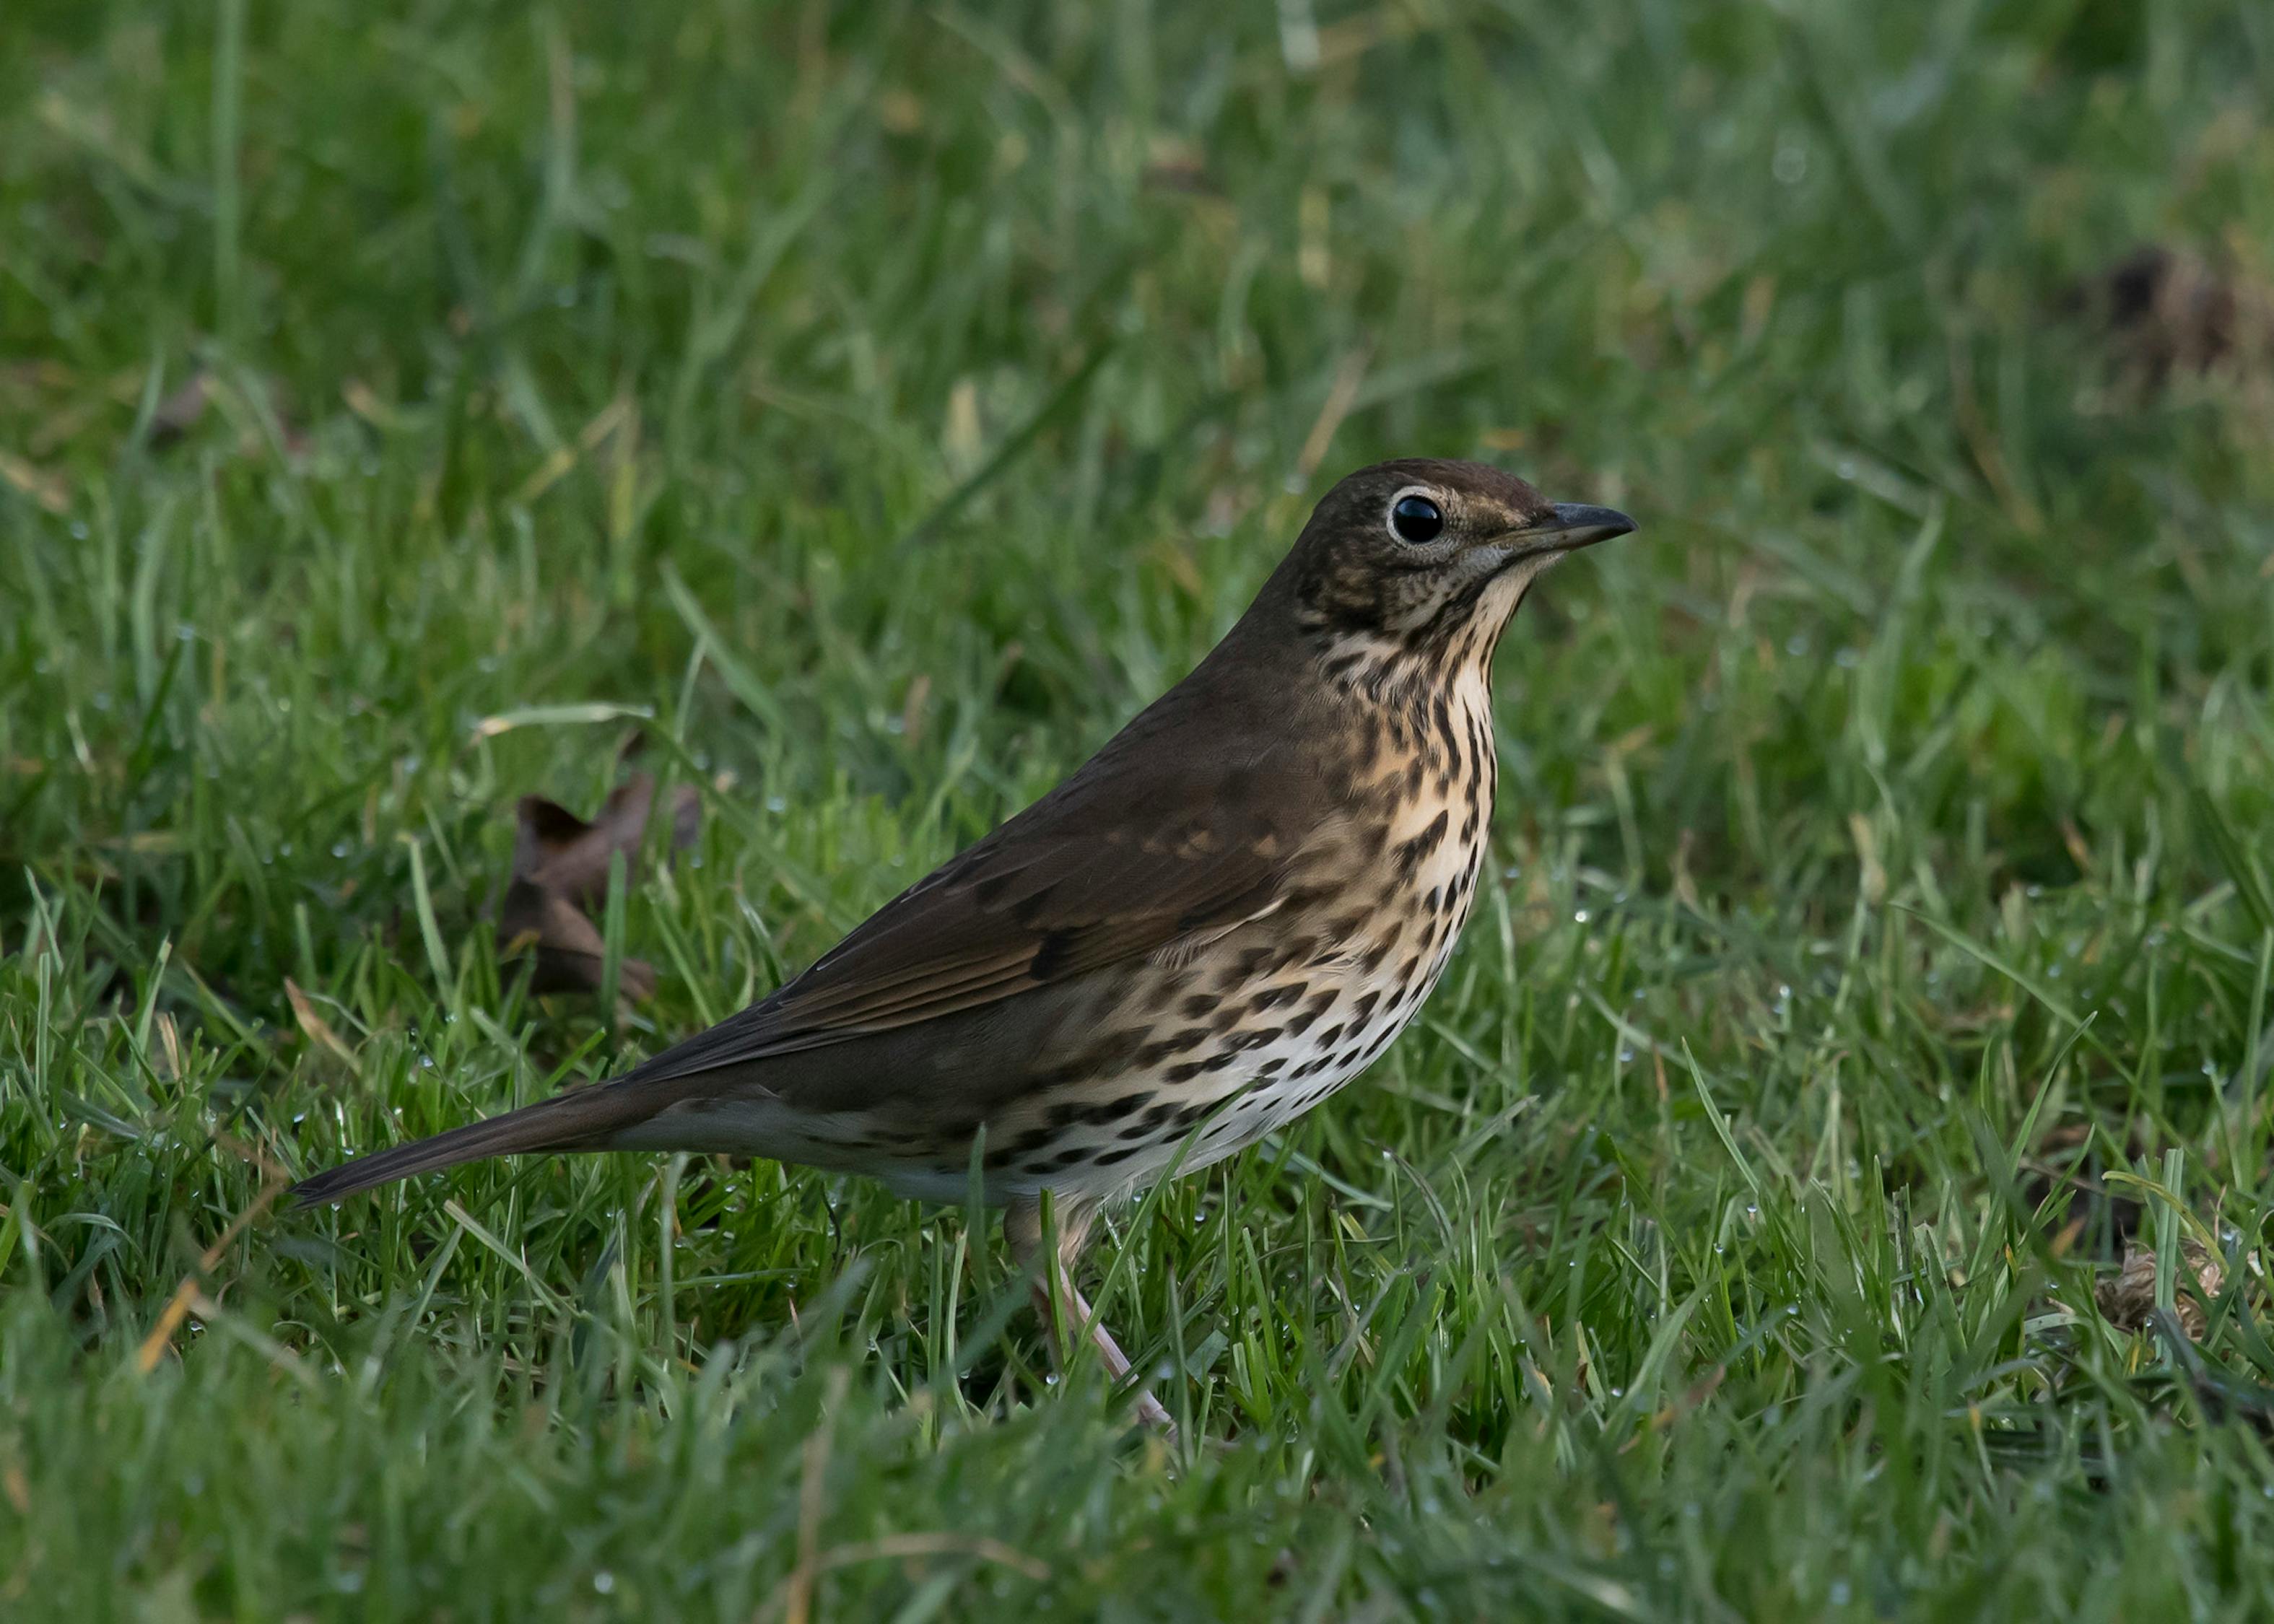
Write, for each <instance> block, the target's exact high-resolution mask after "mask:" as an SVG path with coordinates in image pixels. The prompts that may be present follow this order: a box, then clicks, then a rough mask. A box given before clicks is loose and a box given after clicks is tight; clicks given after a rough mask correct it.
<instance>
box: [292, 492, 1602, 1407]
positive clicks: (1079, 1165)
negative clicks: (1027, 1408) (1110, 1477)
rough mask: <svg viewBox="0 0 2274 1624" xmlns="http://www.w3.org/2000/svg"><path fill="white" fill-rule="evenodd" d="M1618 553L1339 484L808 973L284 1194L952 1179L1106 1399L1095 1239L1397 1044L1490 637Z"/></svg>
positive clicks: (1447, 846)
mask: <svg viewBox="0 0 2274 1624" xmlns="http://www.w3.org/2000/svg"><path fill="white" fill-rule="evenodd" d="M1634 529H1635V522H1634V521H1633V520H1632V519H1630V518H1629V517H1628V516H1627V515H1625V514H1623V513H1620V512H1618V511H1616V510H1615V509H1613V508H1600V507H1593V506H1588V505H1585V504H1579V503H1566V502H1554V501H1550V500H1547V499H1546V498H1545V497H1543V496H1542V495H1541V494H1540V492H1539V491H1538V490H1537V489H1535V488H1534V487H1533V486H1532V485H1530V484H1528V483H1526V482H1525V480H1523V479H1521V478H1519V477H1516V476H1515V475H1513V474H1510V473H1508V472H1505V471H1503V470H1501V469H1498V468H1495V467H1492V466H1489V465H1487V464H1482V463H1478V462H1456V461H1448V460H1439V459H1431V458H1405V459H1401V460H1398V461H1394V462H1382V463H1379V464H1377V465H1375V466H1373V467H1370V468H1366V469H1362V470H1359V471H1357V472H1355V473H1352V474H1351V475H1349V476H1348V477H1344V479H1342V480H1341V481H1340V482H1338V483H1337V485H1334V486H1333V488H1332V489H1330V490H1329V492H1327V493H1326V495H1325V496H1324V497H1323V498H1322V499H1321V500H1320V501H1319V502H1318V504H1317V506H1316V508H1314V511H1313V512H1312V515H1311V517H1310V520H1309V522H1308V523H1306V525H1305V526H1304V527H1303V529H1302V531H1301V532H1300V534H1299V536H1298V538H1297V539H1296V541H1295V543H1294V545H1293V546H1292V547H1291V549H1290V550H1289V552H1288V553H1286V555H1285V556H1284V559H1283V560H1282V561H1281V562H1280V563H1279V565H1278V567H1277V568H1276V569H1275V570H1274V571H1273V572H1272V573H1271V575H1269V577H1268V578H1267V579H1266V581H1265V582H1264V583H1263V586H1262V587H1261V590H1259V591H1258V592H1257V594H1256V596H1255V598H1254V601H1253V603H1252V604H1251V605H1249V607H1248V608H1247V610H1246V613H1243V614H1242V615H1241V616H1240V618H1239V620H1238V621H1236V622H1235V623H1234V624H1233V626H1232V628H1231V630H1230V631H1229V632H1228V633H1226V634H1225V635H1224V637H1223V639H1222V640H1221V641H1220V642H1219V643H1217V644H1216V647H1215V648H1214V649H1213V650H1210V651H1209V654H1208V655H1207V656H1206V657H1205V658H1202V659H1201V662H1200V663H1199V665H1196V666H1195V667H1194V668H1193V671H1192V672H1191V673H1190V674H1189V675H1187V676H1186V678H1185V679H1184V680H1182V681H1180V682H1178V683H1177V684H1176V685H1175V686H1174V687H1172V688H1170V689H1169V690H1168V691H1167V692H1166V693H1164V694H1163V695H1161V696H1160V697H1159V698H1158V699H1156V700H1155V701H1154V702H1153V703H1151V704H1149V705H1148V706H1147V707H1145V709H1144V710H1142V711H1140V712H1139V713H1138V714H1137V716H1136V717H1135V718H1133V719H1132V720H1131V721H1130V722H1129V723H1128V724H1127V725H1126V726H1124V727H1123V728H1122V729H1121V730H1120V732H1118V733H1116V734H1115V735H1114V736H1113V737H1112V738H1111V740H1110V741H1107V742H1106V743H1105V745H1103V747H1102V748H1100V749H1099V750H1098V751H1097V753H1096V755H1095V756H1091V757H1090V759H1089V760H1088V762H1087V763H1084V764H1083V765H1082V766H1081V768H1079V769H1077V770H1076V771H1074V773H1073V775H1072V776H1071V777H1069V778H1066V779H1065V781H1064V782H1063V783H1061V784H1060V785H1058V787H1056V788H1055V789H1053V790H1051V791H1050V792H1049V793H1047V794H1045V795H1043V797H1042V798H1041V799H1040V800H1038V801H1035V802H1034V804H1032V805H1031V806H1029V807H1028V808H1026V809H1025V810H1024V811H1021V812H1020V813H1018V814H1016V815H1015V816H1012V817H1011V818H1009V819H1008V820H1007V821H1005V823H1001V824H1000V825H998V827H997V828H996V829H995V830H994V831H992V832H991V833H990V834H988V835H986V836H984V837H983V838H981V839H980V840H978V841H977V842H976V843H975V844H974V845H972V846H969V847H968V848H966V849H965V850H964V851H962V852H960V853H958V854H957V855H955V856H953V857H951V858H949V859H948V860H947V861H945V862H944V863H942V864H941V865H940V866H939V867H938V868H936V869H934V870H933V871H932V872H931V873H930V874H928V875H926V876H924V877H923V878H922V879H920V880H918V881H917V882H916V883H915V884H913V885H911V886H909V887H908V888H907V890H906V891H902V892H901V893H900V895H899V896H897V897H895V898H892V900H891V901H889V902H887V903H885V906H882V907H881V908H879V909H877V912H876V913H875V914H872V915H871V916H870V918H869V919H868V920H867V921H865V922H863V923H862V924H861V925H860V926H858V927H856V928H855V929H854V930H853V931H852V932H851V934H850V935H848V936H846V937H845V939H844V940H843V941H842V942H840V943H839V944H837V945H836V946H835V947H834V948H832V949H831V950H830V951H828V952H826V953H825V954H823V955H822V956H821V958H819V959H817V960H816V961H815V962H814V963H813V964H812V965H811V966H809V968H807V969H806V970H805V971H804V972H803V973H802V974H799V975H796V976H795V977H794V978H792V979H791V980H789V981H787V982H786V983H784V984H783V985H782V986H781V987H780V988H779V989H778V990H776V991H775V992H773V993H772V994H771V995H769V996H765V997H764V998H761V999H760V1000H758V1001H757V1003H755V1004H751V1005H750V1006H749V1007H748V1008H747V1009H744V1010H743V1011H741V1012H740V1013H738V1014H735V1015H733V1016H730V1017H729V1018H727V1019H726V1020H724V1021H722V1022H720V1023H719V1025H717V1026H712V1027H711V1028H709V1029H708V1030H706V1031H704V1032H702V1033H699V1034H696V1035H695V1036H692V1037H689V1038H688V1039H687V1040H685V1041H682V1042H681V1043H679V1044H677V1045H676V1046H674V1047H673V1048H670V1049H665V1050H664V1051H663V1052H662V1053H660V1054H658V1055H656V1056H653V1057H652V1058H650V1059H648V1060H645V1061H643V1062H641V1063H639V1064H636V1065H634V1066H633V1067H632V1068H631V1069H630V1070H629V1071H626V1072H625V1073H624V1074H623V1075H621V1077H618V1078H615V1079H611V1080H606V1081H602V1082H598V1083H592V1084H587V1085H584V1086H577V1087H573V1088H570V1089H569V1090H566V1091H564V1092H562V1093H561V1094H555V1095H553V1096H551V1097H549V1098H547V1099H545V1100H543V1101H538V1102H537V1103H535V1104H531V1105H528V1106H524V1107H523V1108H521V1109H518V1110H513V1111H508V1112H506V1113H504V1114H502V1115H500V1116H493V1117H490V1118H488V1119H486V1120H482V1121H477V1122H474V1123H472V1124H468V1125H466V1126H463V1127H458V1128H454V1129H451V1130H449V1131H448V1132H442V1133H439V1134H436V1135H434V1136H433V1137H432V1138H429V1139H419V1140H417V1141H415V1142H413V1143H410V1144H405V1145H402V1146H398V1147H394V1148H391V1149H386V1150H380V1151H378V1152H376V1153H375V1154H369V1155H365V1156H364V1157H362V1158H360V1159H358V1160H355V1161H350V1162H345V1163H343V1164H342V1165H340V1166H337V1167H335V1168H332V1169H329V1170H328V1171H324V1172H320V1173H318V1174H316V1175H315V1176H313V1177H310V1178H307V1179H305V1180H304V1181H302V1182H301V1183H299V1184H297V1185H296V1186H295V1190H294V1193H295V1194H296V1196H297V1198H298V1199H299V1200H300V1202H302V1203H303V1204H308V1203H320V1202H329V1201H336V1200H339V1199H343V1198H345V1197H348V1196H350V1195H353V1194H355V1193H357V1192H361V1191H365V1190H369V1189H371V1188H373V1186H376V1185H380V1184H388V1183H390V1182H392V1181H394V1180H396V1179H401V1178H405V1177H411V1176H414V1175H418V1174H424V1173H428V1172H432V1171H434V1170H436V1169H444V1168H448V1167H452V1166H456V1165H457V1164H459V1163H462V1162H471V1161H476V1160H479V1159H483V1158H486V1157H492V1156H500V1155H511V1154H527V1153H536V1152H542V1153H554V1152H571V1151H645V1152H698V1153H701V1152H708V1153H727V1154H734V1155H741V1156H755V1157H762V1158H767V1159H772V1160H775V1161H779V1162H794V1163H800V1164H804V1165H808V1166H811V1167H815V1168H819V1169H830V1170H833V1171H839V1172H848V1173H856V1174H862V1175H867V1176H870V1177H875V1178H877V1179H880V1180H882V1181H883V1183H884V1184H885V1185H886V1186H887V1187H889V1188H890V1189H892V1191H894V1192H897V1193H898V1194H900V1195H902V1196H907V1197H911V1198H916V1199H931V1200H938V1201H945V1202H960V1201H963V1200H965V1199H968V1192H970V1190H971V1189H972V1188H973V1186H974V1184H977V1185H978V1186H979V1187H980V1188H981V1189H982V1191H983V1195H984V1198H985V1199H986V1201H987V1202H988V1203H989V1204H990V1205H992V1206H999V1207H1004V1208H1005V1217H1004V1230H1005V1238H1006V1240H1007V1242H1008V1243H1009V1245H1010V1247H1011V1249H1012V1251H1013V1254H1014V1256H1016V1257H1017V1258H1018V1259H1019V1260H1020V1265H1021V1267H1033V1268H1034V1279H1035V1291H1036V1295H1037V1297H1038V1298H1039V1299H1040V1300H1041V1302H1042V1304H1043V1308H1044V1310H1045V1312H1046V1320H1045V1324H1046V1328H1047V1329H1048V1330H1049V1334H1050V1338H1051V1350H1052V1354H1053V1357H1057V1356H1058V1341H1057V1336H1058V1328H1060V1327H1063V1328H1065V1334H1066V1335H1067V1336H1068V1337H1069V1339H1070V1340H1079V1339H1084V1338H1086V1339H1087V1340H1088V1341H1089V1342H1091V1343H1092V1344H1093V1345H1095V1347H1096V1350H1097V1352H1098V1355H1099V1357H1100V1360H1101V1363H1102V1364H1103V1367H1104V1369H1105V1370H1106V1372H1107V1373H1108V1374H1109V1376H1111V1378H1112V1379H1113V1380H1116V1381H1117V1382H1118V1381H1120V1380H1123V1379H1125V1378H1126V1376H1127V1374H1128V1371H1129V1361H1128V1359H1127V1358H1126V1356H1125V1355H1124V1354H1123V1353H1122V1351H1121V1350H1120V1348H1119V1347H1118V1344H1117V1343H1116V1342H1114V1339H1113V1338H1112V1336H1111V1333H1110V1332H1108V1331H1107V1330H1106V1328H1105V1327H1104V1326H1103V1325H1102V1324H1101V1323H1099V1322H1098V1319H1097V1317H1096V1314H1095V1313H1093V1312H1091V1311H1090V1309H1089V1306H1088V1304H1087V1303H1086V1302H1085V1301H1083V1299H1082V1298H1081V1294H1080V1292H1079V1291H1077V1290H1076V1289H1074V1284H1073V1274H1072V1267H1073V1264H1074V1263H1075V1262H1076V1261H1077V1260H1078V1259H1079V1256H1080V1254H1081V1248H1082V1245H1083V1242H1084V1239H1085V1237H1086V1236H1087V1234H1088V1230H1089V1229H1090V1227H1091V1224H1092V1222H1093V1221H1094V1220H1095V1218H1096V1216H1097V1214H1099V1213H1100V1211H1101V1210H1103V1209H1104V1208H1106V1207H1108V1206H1109V1205H1110V1204H1111V1203H1112V1202H1113V1201H1115V1200H1116V1199H1121V1198H1125V1197H1126V1196H1127V1195H1129V1194H1130V1193H1132V1192H1134V1191H1136V1190H1137V1189H1139V1188H1141V1187H1143V1186H1145V1185H1147V1184H1149V1183H1151V1182H1153V1181H1156V1180H1157V1179H1159V1178H1160V1177H1163V1176H1164V1175H1169V1174H1171V1173H1172V1172H1173V1173H1176V1174H1183V1173H1189V1172H1192V1171H1194V1170H1197V1169H1201V1168H1204V1167H1207V1166H1209V1165H1210V1164H1211V1163H1213V1162H1218V1161H1220V1160H1222V1159H1223V1158H1224V1157H1227V1156H1230V1155H1231V1154H1234V1153H1235V1152H1237V1151H1239V1149H1241V1148H1242V1147H1245V1146H1247V1145H1251V1144H1253V1143H1254V1142H1255V1141H1256V1140H1257V1139H1261V1138H1262V1137H1263V1136H1264V1135H1266V1134H1268V1133H1270V1132H1272V1131H1273V1130H1275V1129H1276V1128H1278V1127H1280V1126H1281V1125H1282V1124H1285V1123H1288V1122H1290V1121H1291V1120H1293V1119H1294V1118H1295V1117H1297V1116H1300V1115H1302V1114H1303V1113H1304V1112H1306V1111H1308V1110H1310V1109H1313V1108H1314V1107H1315V1106H1317V1105H1318V1104H1320V1103H1321V1101H1324V1100H1325V1099H1327V1098H1328V1097H1329V1095H1331V1094H1334V1093H1335V1092H1336V1091H1337V1089H1339V1088H1341V1087H1343V1086H1344V1085H1345V1084H1347V1083H1348V1082H1350V1081H1351V1079H1353V1078H1355V1077H1356V1076H1358V1075H1359V1073H1360V1072H1361V1071H1365V1070H1366V1068H1367V1066H1368V1065H1369V1064H1372V1063H1373V1062H1374V1059H1375V1058H1376V1057H1378V1056H1380V1055H1381V1054H1382V1051H1383V1050H1384V1049H1387V1048H1388V1047H1389V1044H1390V1042H1391V1041H1392V1040H1393V1039H1395V1038H1396V1037H1397V1034H1398V1033H1399V1032H1400V1031H1401V1030H1403V1029H1404V1026H1406V1025H1407V1024H1408V1023H1409V1022H1410V1021H1412V1019H1413V1017H1414V1014H1415V1013H1416V1011H1419V1008H1420V1007H1421V1004H1422V1001H1423V1000H1424V999H1425V998H1427V996H1428V995H1429V992H1430V990H1431V989H1432V988H1433V987H1434V985H1435V983H1436V981H1437V979H1438V976H1439V974H1441V973H1442V971H1443V969H1444V967H1445V964H1446V960H1447V959H1448V957H1449V955H1450V953H1451V952H1452V950H1453V944H1454V942H1455V940H1456V938H1457V936H1458V935H1459V933H1460V930H1461V927H1462V925H1463V924H1464V922H1465V921H1466V919H1467V917H1468V914H1469V910H1470V906H1471V905H1472V902H1473V901H1474V899H1475V897H1476V892H1477V882H1478V876H1479V875H1480V872H1481V871H1482V868H1483V864H1484V860H1485V853H1486V848H1487V839H1488V831H1489V826H1490V824H1491V822H1492V815H1493V805H1494V794H1495V780H1496V775H1497V760H1498V757H1497V752H1496V747H1495V729H1494V717H1493V709H1492V690H1491V665H1492V659H1493V656H1494V653H1495V650H1496V649H1497V647H1498V645H1499V643H1500V641H1501V635H1502V631H1503V630H1504V629H1505V628H1506V627H1507V625H1508V623H1509V621H1510V617H1511V616H1512V615H1513V614H1514V613H1515V612H1516V609H1517V605H1519V604H1520V603H1521V602H1522V601H1523V600H1524V598H1525V595H1526V594H1527V593H1528V592H1529V591H1530V590H1531V588H1532V584H1533V583H1535V582H1536V581H1537V580H1538V579H1539V578H1540V575H1542V574H1544V573H1545V572H1546V571H1547V570H1548V569H1549V568H1552V567H1553V566H1554V565H1555V564H1556V563H1557V562H1559V561H1560V560H1562V559H1564V558H1566V557H1568V556H1569V555H1570V554H1571V553H1574V552H1577V551H1578V550H1579V549H1581V548H1583V547H1586V546H1589V545H1593V544H1595V543H1597V542H1600V541H1604V540H1607V539H1609V538H1613V537H1617V536H1623V535H1625V534H1627V533H1629V532H1630V531H1631V530H1634ZM1045 1201H1047V1202H1048V1207H1047V1209H1046V1208H1045V1206H1044V1203H1045ZM1046 1210H1047V1212H1048V1215H1049V1221H1048V1222H1047V1223H1046V1222H1045V1211H1046ZM1046 1229H1047V1230H1048V1231H1049V1232H1050V1235H1051V1237H1054V1243H1055V1244H1054V1246H1053V1248H1052V1250H1053V1252H1054V1255H1053V1256H1052V1257H1051V1258H1050V1259H1047V1260H1046V1261H1044V1262H1043V1263H1042V1264H1040V1265H1038V1266H1037V1265H1035V1256H1036V1253H1037V1252H1039V1251H1040V1250H1042V1249H1043V1245H1044V1240H1045V1231H1046ZM1060 1316H1063V1318H1061V1317H1060ZM1136 1406H1137V1410H1138V1412H1139V1414H1140V1415H1141V1417H1143V1418H1144V1419H1145V1420H1147V1421H1148V1422H1150V1423H1152V1424H1153V1425H1156V1426H1163V1427H1165V1426H1167V1425H1168V1417H1167V1412H1166V1410H1164V1409H1163V1407H1162V1406H1161V1405H1160V1404H1159V1403H1158V1402H1157V1401H1156V1400H1155V1399H1154V1398H1153V1397H1152V1395H1150V1393H1149V1392H1146V1391H1144V1390H1142V1389H1141V1388H1139V1389H1138V1391H1137V1393H1136Z"/></svg>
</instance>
